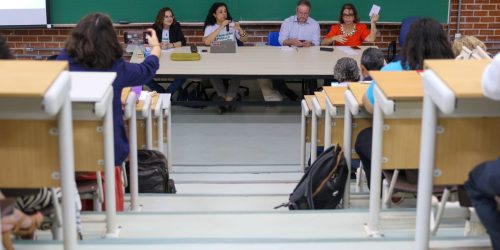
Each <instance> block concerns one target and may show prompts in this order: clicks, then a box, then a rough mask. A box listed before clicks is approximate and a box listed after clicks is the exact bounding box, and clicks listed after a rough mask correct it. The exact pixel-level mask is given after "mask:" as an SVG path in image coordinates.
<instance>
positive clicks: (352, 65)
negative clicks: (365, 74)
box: [332, 57, 360, 85]
mask: <svg viewBox="0 0 500 250" xmlns="http://www.w3.org/2000/svg"><path fill="white" fill-rule="evenodd" d="M333 77H334V78H335V80H337V82H338V83H339V84H345V83H348V82H357V81H359V77H360V76H359V67H358V63H357V62H356V60H354V59H352V58H350V57H342V58H340V59H339V60H338V61H337V63H336V64H335V67H333ZM332 85H334V83H332Z"/></svg>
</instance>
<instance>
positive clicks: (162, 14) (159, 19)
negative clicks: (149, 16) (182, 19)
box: [153, 7, 177, 29]
mask: <svg viewBox="0 0 500 250" xmlns="http://www.w3.org/2000/svg"><path fill="white" fill-rule="evenodd" d="M167 11H170V12H171V13H172V17H174V21H173V22H172V25H173V24H175V22H177V21H176V20H175V14H174V11H173V10H172V9H171V8H169V7H163V8H161V9H160V10H158V13H157V14H156V19H155V23H154V24H153V26H155V27H158V28H161V29H163V20H164V19H165V12H167Z"/></svg>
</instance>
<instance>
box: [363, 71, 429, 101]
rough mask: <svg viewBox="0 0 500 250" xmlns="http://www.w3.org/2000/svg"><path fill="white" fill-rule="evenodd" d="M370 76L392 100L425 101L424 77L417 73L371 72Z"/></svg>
mask: <svg viewBox="0 0 500 250" xmlns="http://www.w3.org/2000/svg"><path fill="white" fill-rule="evenodd" d="M370 76H371V77H372V79H373V80H374V81H375V83H376V84H377V86H378V87H379V88H380V89H381V90H382V92H384V94H385V96H386V97H387V98H388V99H390V100H395V101H413V100H422V99H423V96H424V90H423V89H424V87H423V84H422V76H420V74H419V73H417V71H370Z"/></svg>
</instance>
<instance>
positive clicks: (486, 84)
mask: <svg viewBox="0 0 500 250" xmlns="http://www.w3.org/2000/svg"><path fill="white" fill-rule="evenodd" d="M482 84H483V94H484V95H485V96H486V97H488V98H491V99H493V100H497V101H500V53H498V54H497V55H496V56H495V57H494V58H493V61H492V62H491V63H490V64H489V65H488V66H487V67H486V69H485V70H484V73H483V81H482Z"/></svg>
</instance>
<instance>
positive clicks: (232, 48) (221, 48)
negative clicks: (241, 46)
mask: <svg viewBox="0 0 500 250" xmlns="http://www.w3.org/2000/svg"><path fill="white" fill-rule="evenodd" d="M210 53H236V41H233V40H225V41H214V42H212V43H211V44H210Z"/></svg>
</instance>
